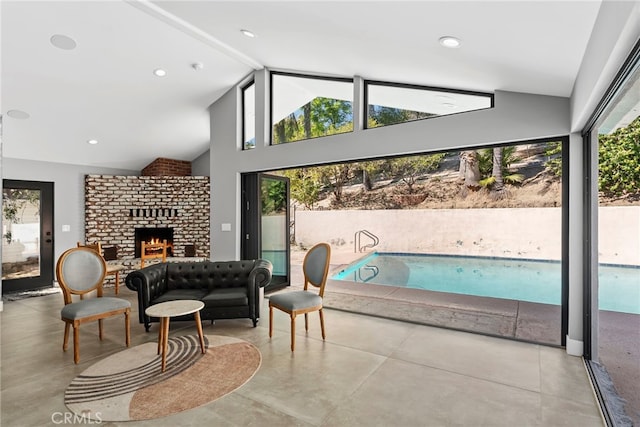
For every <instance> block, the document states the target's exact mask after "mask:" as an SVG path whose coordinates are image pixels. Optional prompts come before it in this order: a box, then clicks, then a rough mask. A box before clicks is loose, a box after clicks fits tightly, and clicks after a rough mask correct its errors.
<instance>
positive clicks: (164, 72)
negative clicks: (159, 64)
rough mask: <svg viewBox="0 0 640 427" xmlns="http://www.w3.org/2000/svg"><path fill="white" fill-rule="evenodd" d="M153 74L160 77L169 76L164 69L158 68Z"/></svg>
mask: <svg viewBox="0 0 640 427" xmlns="http://www.w3.org/2000/svg"><path fill="white" fill-rule="evenodd" d="M153 74H154V75H156V76H158V77H164V76H166V75H167V72H166V71H165V70H163V69H162V68H156V69H155V70H153Z"/></svg>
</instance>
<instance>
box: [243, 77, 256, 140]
mask: <svg viewBox="0 0 640 427" xmlns="http://www.w3.org/2000/svg"><path fill="white" fill-rule="evenodd" d="M251 86H253V88H254V89H253V90H254V93H253V104H254V105H253V110H254V120H253V133H254V136H253V141H254V144H253V147H248V146H247V140H246V139H247V138H246V126H247V123H246V114H245V108H246V99H245V94H246V92H247V89H249V88H250V87H251ZM255 92H256V81H255V79H251V80H250V81H248V82H247V83H246V84H245V85H243V86H241V87H240V102H241V105H242V107H241V114H242V132H241V134H242V136H241V139H242V150H243V151H244V150H253V149H254V148H256V145H255V141H256V122H255V111H256V100H255V95H256V93H255Z"/></svg>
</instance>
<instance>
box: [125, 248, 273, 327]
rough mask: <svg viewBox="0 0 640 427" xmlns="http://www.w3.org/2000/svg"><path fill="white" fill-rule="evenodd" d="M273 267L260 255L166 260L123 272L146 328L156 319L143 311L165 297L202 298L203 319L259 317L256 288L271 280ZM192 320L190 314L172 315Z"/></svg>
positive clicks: (177, 318) (175, 298)
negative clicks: (237, 259) (256, 258)
mask: <svg viewBox="0 0 640 427" xmlns="http://www.w3.org/2000/svg"><path fill="white" fill-rule="evenodd" d="M272 270H273V267H272V265H271V262H269V261H267V260H263V259H258V260H241V261H205V262H168V263H161V264H154V265H150V266H148V267H145V268H143V269H140V270H136V271H133V272H131V273H129V274H128V275H127V278H126V281H125V283H126V285H127V287H128V288H129V289H131V290H132V291H136V292H137V293H138V315H139V318H140V323H144V327H145V329H146V330H147V332H148V331H149V328H150V327H151V322H159V319H157V318H151V317H149V316H147V315H146V314H145V313H144V312H145V309H146V308H147V307H149V306H150V305H153V304H158V303H161V302H165V301H173V300H179V299H193V300H199V301H202V302H204V308H203V309H202V310H201V311H200V316H201V318H202V319H203V320H205V319H206V320H211V321H214V320H216V319H236V318H245V317H246V318H249V319H251V320H252V321H253V326H254V327H255V326H256V325H257V323H258V319H259V318H260V301H259V298H260V288H262V287H265V286H267V285H268V284H269V282H270V281H271V273H272ZM171 320H172V321H173V320H193V315H189V316H184V317H176V318H172V319H171Z"/></svg>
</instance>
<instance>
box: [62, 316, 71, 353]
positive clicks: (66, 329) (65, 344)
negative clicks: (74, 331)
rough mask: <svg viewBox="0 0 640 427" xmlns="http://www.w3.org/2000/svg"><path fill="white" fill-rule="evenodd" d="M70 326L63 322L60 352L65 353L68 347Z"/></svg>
mask: <svg viewBox="0 0 640 427" xmlns="http://www.w3.org/2000/svg"><path fill="white" fill-rule="evenodd" d="M70 327H71V325H70V324H69V323H68V322H64V341H62V351H67V348H68V347H69V328H70Z"/></svg>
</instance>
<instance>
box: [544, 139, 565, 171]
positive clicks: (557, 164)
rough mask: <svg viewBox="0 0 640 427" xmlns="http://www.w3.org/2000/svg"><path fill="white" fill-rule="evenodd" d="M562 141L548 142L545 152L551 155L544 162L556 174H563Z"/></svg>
mask: <svg viewBox="0 0 640 427" xmlns="http://www.w3.org/2000/svg"><path fill="white" fill-rule="evenodd" d="M561 153H562V141H553V142H549V143H547V146H546V147H545V152H544V154H545V155H546V156H548V157H549V160H547V161H546V162H545V163H544V166H545V168H546V169H547V170H548V171H549V172H551V173H552V174H554V175H555V176H562V156H561Z"/></svg>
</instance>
